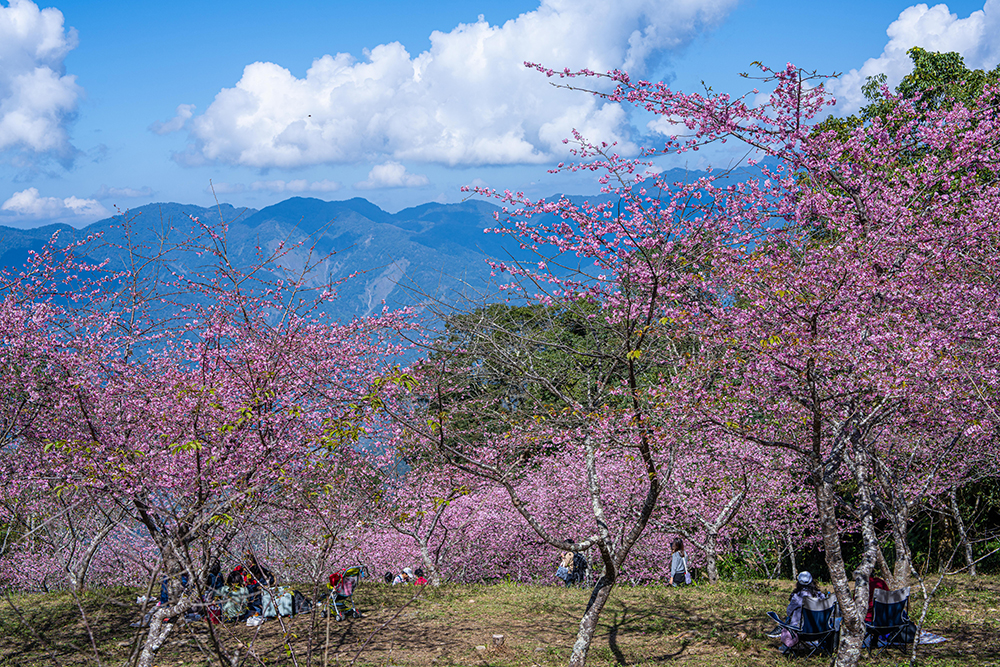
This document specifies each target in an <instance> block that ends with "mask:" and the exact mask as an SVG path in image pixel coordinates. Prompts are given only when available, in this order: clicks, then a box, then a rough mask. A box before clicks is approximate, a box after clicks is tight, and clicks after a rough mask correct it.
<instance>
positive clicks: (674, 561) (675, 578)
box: [670, 537, 691, 586]
mask: <svg viewBox="0 0 1000 667" xmlns="http://www.w3.org/2000/svg"><path fill="white" fill-rule="evenodd" d="M670 550H671V551H673V555H672V556H671V557H670V585H671V586H686V585H687V584H690V583H691V574H690V573H689V572H688V563H687V556H686V555H685V554H684V541H683V540H681V538H679V537H675V538H674V541H673V542H672V543H671V545H670Z"/></svg>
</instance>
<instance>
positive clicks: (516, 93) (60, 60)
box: [0, 0, 1000, 226]
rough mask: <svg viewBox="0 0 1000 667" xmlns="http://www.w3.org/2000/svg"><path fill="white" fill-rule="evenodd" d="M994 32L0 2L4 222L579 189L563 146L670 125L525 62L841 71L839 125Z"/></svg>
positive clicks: (738, 6)
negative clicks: (917, 66) (565, 165)
mask: <svg viewBox="0 0 1000 667" xmlns="http://www.w3.org/2000/svg"><path fill="white" fill-rule="evenodd" d="M998 22H1000V0H987V1H986V3H985V4H981V2H980V1H979V0H973V1H964V0H961V1H955V2H951V3H949V4H947V5H944V4H940V5H934V6H928V5H925V4H913V5H910V4H908V3H907V2H905V1H897V2H890V1H879V2H875V3H871V2H861V1H860V0H851V1H849V2H842V3H826V4H822V3H818V4H813V5H810V6H803V5H801V4H794V5H793V4H792V3H790V2H788V1H787V0H758V1H756V2H742V3H741V2H737V1H736V0H695V1H691V2H687V1H682V0H656V1H654V0H629V1H625V2H615V3H606V2H598V1H587V2H576V1H574V2H568V1H567V0H542V2H541V3H540V4H539V3H537V2H534V1H532V0H518V1H517V2H503V3H500V2H495V1H492V0H489V1H480V2H478V3H468V2H461V3H460V2H456V1H446V2H437V3H403V2H398V1H389V2H376V3H367V4H363V5H358V4H354V5H351V4H347V3H329V4H326V5H323V6H317V5H316V4H315V3H306V2H301V1H300V0H292V1H290V2H285V3H280V4H277V5H276V4H274V3H264V2H258V1H255V0H253V1H250V2H240V3H236V2H231V1H228V0H227V1H226V2H215V3H210V4H209V5H206V4H204V3H194V2H191V1H190V0H181V1H179V2H176V3H172V4H171V5H170V7H169V8H166V7H164V6H161V5H152V4H150V5H141V6H135V5H134V4H132V3H130V4H129V5H128V6H127V7H126V5H125V4H124V3H120V2H100V3H98V2H94V1H93V0H58V1H57V2H56V4H55V5H49V4H47V3H45V2H42V3H40V4H36V3H34V2H31V1H30V0H9V1H6V2H4V1H0V175H2V177H3V181H4V183H5V184H4V187H3V188H0V224H2V225H9V226H33V225H37V224H42V223H45V222H50V221H65V222H69V223H71V224H74V225H78V226H79V225H84V224H87V223H89V222H92V221H94V220H97V219H101V218H104V217H107V216H108V215H110V214H112V213H113V212H114V210H115V207H120V208H123V209H124V208H128V207H136V206H139V205H142V204H146V203H148V202H150V201H181V202H186V203H194V204H199V205H207V204H210V203H212V202H213V201H214V198H213V195H212V188H213V187H214V193H215V195H216V196H218V198H219V199H220V200H221V201H228V202H232V203H234V204H236V205H246V206H252V207H261V206H265V205H268V204H272V203H274V202H276V201H279V200H282V199H285V198H287V197H289V196H293V195H302V196H315V197H320V198H325V199H329V198H338V199H339V198H349V197H352V196H358V195H361V196H366V197H368V198H370V199H372V200H373V201H375V202H376V203H377V204H379V205H381V206H383V207H385V208H388V209H390V210H395V209H398V208H402V207H404V206H409V205H413V204H417V203H422V202H426V201H429V200H439V201H457V200H459V199H460V198H462V197H463V196H464V195H462V193H461V192H460V186H462V185H474V186H475V185H490V186H494V187H501V188H510V189H516V190H523V191H525V192H526V193H528V194H531V195H535V196H538V195H549V194H551V193H552V192H554V191H560V190H561V191H566V192H584V193H589V192H594V191H596V189H597V184H596V183H595V182H594V181H593V179H592V175H586V174H579V173H574V174H562V175H560V176H546V175H545V174H544V170H545V168H546V167H549V166H552V165H554V164H556V163H558V162H559V161H560V160H561V159H564V158H565V157H566V152H565V151H566V147H565V146H564V144H563V143H562V141H563V139H564V138H567V137H570V136H571V134H572V131H573V130H574V129H576V130H578V131H580V132H581V133H582V134H583V135H584V136H585V137H587V138H588V139H590V140H593V141H607V142H609V143H610V142H614V141H617V142H618V143H619V149H620V150H621V152H623V153H625V154H631V153H634V152H635V151H636V150H637V149H638V148H639V147H640V146H655V145H658V144H660V143H662V141H663V140H664V139H665V137H666V136H667V135H668V134H669V133H670V129H671V128H669V127H667V126H664V125H663V122H662V121H659V122H657V121H656V120H655V119H654V118H653V117H646V116H644V115H643V114H641V113H639V112H636V111H635V110H631V109H628V108H626V107H623V106H622V105H620V104H618V103H616V102H612V101H608V100H600V99H596V98H594V97H591V96H588V95H586V94H584V93H578V92H569V91H565V90H559V89H556V88H553V87H552V86H550V85H549V81H548V80H547V79H546V77H544V76H542V75H540V74H539V73H538V72H536V71H532V70H530V69H527V68H525V67H524V65H523V63H524V62H525V61H531V62H539V63H542V64H544V65H545V66H547V67H552V68H555V69H562V68H564V67H569V68H571V69H576V68H583V67H586V68H589V69H593V70H596V71H606V70H609V69H614V68H619V67H621V68H625V69H627V70H628V71H629V72H630V73H632V74H633V75H636V76H641V77H643V78H648V79H651V80H665V81H667V82H668V83H670V84H671V85H672V86H675V87H677V88H680V89H682V90H695V89H699V88H700V87H701V82H702V81H705V82H706V83H707V84H708V85H711V86H713V87H714V88H715V90H717V91H723V90H724V91H728V92H732V93H736V94H738V93H743V92H745V91H746V89H747V88H748V87H749V86H747V85H746V84H747V82H746V81H743V80H742V79H740V78H739V77H738V74H739V73H740V72H743V71H746V70H747V69H748V67H749V65H750V63H751V62H752V61H756V60H760V61H763V62H765V63H766V64H769V65H771V66H774V67H781V66H783V65H784V64H785V63H786V62H789V61H791V62H794V63H796V64H797V65H800V66H804V67H808V68H810V69H812V68H815V69H817V70H819V71H821V72H824V73H834V72H841V73H843V74H842V76H841V77H840V78H839V79H838V80H837V81H836V82H834V83H833V84H832V88H833V90H834V92H835V93H836V95H837V98H838V100H839V104H838V105H837V106H836V107H834V109H833V112H834V113H836V114H846V113H851V112H854V111H856V110H857V109H858V107H859V106H860V104H861V103H862V101H863V97H862V93H861V86H862V84H863V82H864V80H865V78H866V77H867V76H871V75H874V74H878V73H885V74H886V75H887V76H888V83H889V85H890V86H894V85H895V84H896V83H898V81H899V80H900V79H901V78H902V77H903V76H904V75H905V74H906V72H907V71H908V70H909V68H910V66H911V63H910V60H909V58H908V57H907V56H906V50H907V49H909V48H910V47H912V46H921V47H924V48H926V49H928V50H934V51H957V52H958V53H960V54H961V55H962V56H963V57H964V58H965V60H966V64H967V65H968V66H969V67H971V68H986V69H990V68H992V67H993V66H995V65H996V64H997V62H998V61H1000V37H998V35H1000V29H998V28H1000V26H998V25H997V24H998ZM733 151H734V152H731V153H730V152H726V150H723V149H720V150H717V151H714V152H711V153H708V154H702V155H688V156H684V157H683V158H674V159H673V162H667V161H664V164H663V166H664V167H689V168H692V169H698V168H702V167H704V166H706V164H707V162H708V161H712V162H713V163H714V164H716V165H719V164H722V165H727V164H729V163H731V162H733V161H735V160H738V159H739V158H741V157H742V155H741V154H738V153H736V152H735V149H733ZM210 183H211V184H212V185H211V186H210Z"/></svg>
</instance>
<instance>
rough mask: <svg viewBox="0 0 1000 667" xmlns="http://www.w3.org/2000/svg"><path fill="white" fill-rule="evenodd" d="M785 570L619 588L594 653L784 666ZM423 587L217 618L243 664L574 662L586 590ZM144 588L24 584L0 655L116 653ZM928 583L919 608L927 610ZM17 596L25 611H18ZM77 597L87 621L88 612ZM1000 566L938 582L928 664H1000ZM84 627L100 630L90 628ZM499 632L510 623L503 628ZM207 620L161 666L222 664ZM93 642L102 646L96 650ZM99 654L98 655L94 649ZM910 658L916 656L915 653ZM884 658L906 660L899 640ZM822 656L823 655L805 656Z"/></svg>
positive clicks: (627, 659) (6, 611) (173, 641)
mask: <svg viewBox="0 0 1000 667" xmlns="http://www.w3.org/2000/svg"><path fill="white" fill-rule="evenodd" d="M791 588H792V585H791V583H790V582H770V581H751V582H726V583H722V584H719V585H717V586H714V587H713V586H707V585H699V586H694V587H690V588H684V589H674V588H670V587H666V586H641V587H634V588H632V587H621V588H618V589H617V590H616V592H615V594H614V596H613V597H612V599H611V601H610V602H609V604H608V606H607V607H606V608H605V611H604V614H603V616H602V619H601V626H600V632H599V634H598V636H597V638H596V639H595V641H594V644H593V647H592V649H591V654H590V659H589V660H588V663H589V664H591V665H595V666H605V665H607V666H610V665H663V664H670V663H678V664H684V665H705V666H708V665H730V666H742V665H746V666H755V665H775V664H783V663H784V661H785V658H784V656H782V655H780V654H779V653H778V652H777V650H776V647H777V641H776V640H773V639H769V638H767V637H766V636H765V634H764V633H765V632H767V630H769V629H771V627H773V625H772V624H771V623H770V622H769V621H768V619H767V618H766V617H765V613H766V612H767V611H768V610H776V611H779V612H781V611H782V610H783V608H784V606H785V604H786V602H787V599H788V592H789V591H790V590H791ZM415 590H417V589H414V588H413V587H395V588H394V587H390V586H386V585H384V584H381V583H371V582H364V583H363V584H362V586H361V587H360V588H359V590H358V591H357V594H356V600H357V602H358V606H359V608H360V609H361V611H362V612H363V614H364V615H363V617H362V618H360V619H354V620H345V621H341V622H336V621H333V620H329V621H328V620H327V619H324V618H322V617H321V616H320V615H319V614H301V615H299V616H297V617H295V618H288V619H282V621H281V622H279V621H276V620H269V621H268V622H266V623H265V624H264V625H262V626H260V627H259V628H248V627H246V626H245V625H244V624H233V625H215V626H212V630H214V631H215V633H216V641H219V642H221V643H222V644H223V645H225V646H226V647H227V648H228V649H230V650H233V649H239V650H240V654H241V656H243V661H242V664H244V665H268V666H271V665H282V666H284V665H296V666H298V667H305V666H306V665H310V666H312V665H323V664H328V665H342V666H347V665H358V666H359V667H361V666H376V665H377V666H380V667H388V666H393V665H398V666H403V665H415V666H422V667H426V666H436V665H476V666H487V665H488V666H496V667H507V666H510V667H515V666H516V667H521V666H523V667H529V666H530V667H535V666H538V667H541V666H543V665H544V666H548V665H560V664H565V663H566V661H567V659H568V657H569V653H570V649H571V647H572V645H573V641H574V639H575V636H576V630H577V626H578V624H579V617H580V615H581V614H582V612H583V609H584V608H585V606H586V602H587V599H588V597H589V591H586V590H583V589H566V588H557V587H553V586H526V585H515V584H509V583H499V584H494V585H489V586H486V585H450V586H444V587H442V588H440V589H431V588H427V589H426V590H423V591H422V593H421V594H420V595H419V596H417V597H416V599H412V597H411V596H412V594H413V593H414V591H415ZM135 595H136V591H133V590H130V589H118V590H103V591H100V590H99V591H91V592H88V593H87V594H86V595H85V596H83V597H82V598H81V599H80V600H79V603H80V605H79V606H78V605H77V601H76V600H74V598H73V597H72V596H70V595H68V594H66V593H57V594H49V595H44V596H42V595H32V596H28V595H22V596H17V597H11V598H9V599H7V600H5V601H2V602H0V665H2V666H3V667H8V666H10V667H14V666H17V667H21V666H28V665H66V666H69V665H74V666H77V665H98V664H106V665H121V664H123V663H124V662H125V661H126V660H127V659H128V656H129V654H130V653H131V652H132V648H133V646H135V645H136V643H137V642H139V641H141V639H142V638H143V637H144V634H145V631H144V630H136V629H133V628H131V627H129V623H130V622H132V621H134V620H136V619H137V618H138V607H137V606H136V605H135V604H134V603H135ZM921 605H922V600H921V599H920V597H919V593H916V592H915V593H914V596H913V597H912V598H911V616H913V617H916V616H918V615H919V613H920V608H921ZM14 607H16V608H17V609H16V611H15V609H14ZM80 607H82V608H83V609H84V611H85V612H86V619H87V622H86V623H84V622H83V620H82V618H81V613H80V610H79V609H80ZM998 609H1000V577H995V576H994V577H979V578H977V579H976V580H974V581H972V580H969V579H968V578H967V577H965V578H963V577H956V578H954V579H951V580H949V581H948V583H947V585H946V586H944V587H942V589H941V590H939V592H938V597H937V598H936V599H935V600H934V601H933V602H932V604H931V606H930V608H929V612H928V615H927V622H926V629H928V630H930V631H931V632H934V633H936V634H939V635H942V636H944V637H947V638H948V641H947V642H944V643H941V644H935V645H928V646H921V647H919V655H920V663H921V664H922V665H940V666H942V667H943V666H946V665H947V666H949V667H950V666H959V665H970V666H971V665H977V666H982V665H994V666H995V667H1000V635H998V631H1000V611H998ZM88 627H89V629H90V631H91V633H92V634H93V640H91V635H90V633H88V630H87V628H88ZM494 635H502V636H503V637H502V639H501V638H497V639H496V640H495V639H494ZM212 641H213V640H212V637H211V636H210V634H209V627H208V625H207V624H206V623H205V622H192V623H184V622H181V623H179V624H178V625H177V626H176V628H175V631H174V633H173V634H172V635H171V636H170V638H169V639H168V641H167V642H166V644H165V645H164V646H163V647H162V648H161V649H160V652H159V654H158V660H157V664H158V665H163V666H168V665H170V666H181V665H217V664H219V663H218V661H217V660H215V659H213V658H212V657H211V655H210V654H211V649H210V647H211V645H212ZM94 645H96V652H95V649H94ZM98 655H99V659H98V657H97V656H98ZM907 657H908V656H907ZM865 660H866V661H869V662H873V663H879V664H898V663H900V662H902V661H903V660H904V656H902V655H901V654H900V653H899V652H898V651H894V652H893V653H887V654H885V655H883V656H882V657H881V658H878V659H876V658H875V657H872V658H870V659H868V658H866V659H865ZM800 664H804V665H809V664H815V665H820V664H822V665H826V664H828V660H826V659H812V660H807V661H800Z"/></svg>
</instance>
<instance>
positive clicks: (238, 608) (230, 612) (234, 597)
mask: <svg viewBox="0 0 1000 667" xmlns="http://www.w3.org/2000/svg"><path fill="white" fill-rule="evenodd" d="M249 598H250V594H249V591H247V589H246V588H243V587H237V586H230V587H229V588H224V589H223V591H222V620H224V621H227V622H228V621H236V620H239V619H240V617H242V616H243V615H244V614H246V613H247V608H248V603H249Z"/></svg>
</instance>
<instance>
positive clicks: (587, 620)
mask: <svg viewBox="0 0 1000 667" xmlns="http://www.w3.org/2000/svg"><path fill="white" fill-rule="evenodd" d="M614 586H615V584H614V578H613V577H612V578H610V580H609V577H608V575H607V573H606V572H605V574H604V575H602V576H601V578H600V579H599V580H598V581H597V584H596V585H595V586H594V592H593V594H592V595H591V596H590V604H589V605H587V611H586V612H585V613H584V614H583V618H581V619H580V630H579V631H578V632H577V633H576V642H574V644H573V653H571V654H570V657H569V664H570V667H584V665H586V664H587V653H588V652H589V651H590V643H591V642H592V641H593V640H594V634H595V633H596V632H597V622H598V620H599V619H600V618H601V611H602V610H603V609H604V605H605V604H607V602H608V598H610V597H611V590H612V589H613V588H614Z"/></svg>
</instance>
